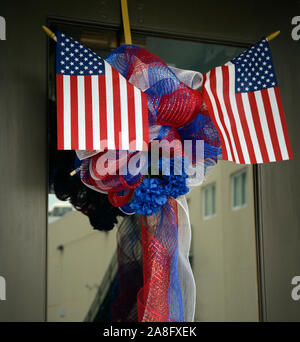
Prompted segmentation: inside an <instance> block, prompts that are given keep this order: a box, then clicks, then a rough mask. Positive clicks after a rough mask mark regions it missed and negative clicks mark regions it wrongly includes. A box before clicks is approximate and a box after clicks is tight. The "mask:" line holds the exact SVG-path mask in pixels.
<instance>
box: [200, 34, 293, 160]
mask: <svg viewBox="0 0 300 342" xmlns="http://www.w3.org/2000/svg"><path fill="white" fill-rule="evenodd" d="M203 90H204V92H203V93H204V99H205V102H206V104H207V106H208V109H209V112H210V113H211V115H212V119H213V121H214V124H215V126H216V128H217V130H218V132H219V135H220V140H221V146H222V155H223V159H224V160H231V161H234V162H236V163H240V164H256V163H264V162H272V161H278V160H287V159H292V158H293V154H292V150H291V145H290V140H289V137H288V132H287V126H286V122H285V117H284V113H283V107H282V103H281V98H280V93H279V88H278V83H277V79H276V75H275V70H274V66H273V62H272V56H271V51H270V47H269V44H268V42H267V40H266V39H262V40H260V41H259V42H258V43H257V44H256V45H254V46H253V47H251V48H250V49H248V50H246V51H245V52H243V53H242V54H240V55H239V56H238V57H236V58H234V59H233V60H231V61H230V62H228V63H227V64H225V65H223V66H220V67H217V68H214V69H212V70H211V71H210V72H208V73H207V74H206V75H205V77H204V89H203Z"/></svg>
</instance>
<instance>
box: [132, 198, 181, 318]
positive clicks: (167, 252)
mask: <svg viewBox="0 0 300 342" xmlns="http://www.w3.org/2000/svg"><path fill="white" fill-rule="evenodd" d="M140 220H141V239H142V252H143V287H142V288H141V290H140V291H139V293H138V298H137V299H138V321H139V322H169V321H177V320H178V319H177V317H176V314H177V313H174V312H171V311H170V303H169V291H170V284H171V283H170V280H171V276H172V268H171V264H172V259H173V258H174V256H175V253H176V251H177V248H178V240H177V221H178V219H177V204H176V201H175V200H174V199H169V202H168V203H167V204H165V205H164V206H163V207H162V210H161V212H160V213H158V214H157V215H152V216H147V217H146V216H141V217H140ZM176 264H177V263H176ZM176 267H177V265H176ZM173 276H174V275H173Z"/></svg>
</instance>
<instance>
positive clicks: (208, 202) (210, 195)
mask: <svg viewBox="0 0 300 342" xmlns="http://www.w3.org/2000/svg"><path fill="white" fill-rule="evenodd" d="M202 196H203V217H204V219H209V218H211V217H212V216H214V215H216V185H215V184H210V185H207V186H206V187H205V188H203V190H202Z"/></svg>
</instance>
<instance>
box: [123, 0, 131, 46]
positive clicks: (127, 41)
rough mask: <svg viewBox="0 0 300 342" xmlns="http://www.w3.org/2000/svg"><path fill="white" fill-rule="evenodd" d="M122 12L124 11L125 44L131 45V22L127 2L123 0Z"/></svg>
mask: <svg viewBox="0 0 300 342" xmlns="http://www.w3.org/2000/svg"><path fill="white" fill-rule="evenodd" d="M121 10H122V19H123V29H124V38H125V44H129V45H131V44H132V39H131V31H130V21H129V14H128V6H127V0H121Z"/></svg>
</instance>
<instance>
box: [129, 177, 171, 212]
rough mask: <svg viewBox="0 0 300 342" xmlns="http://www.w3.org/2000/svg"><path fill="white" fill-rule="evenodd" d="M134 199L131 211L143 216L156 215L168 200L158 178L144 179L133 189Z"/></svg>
mask: <svg viewBox="0 0 300 342" xmlns="http://www.w3.org/2000/svg"><path fill="white" fill-rule="evenodd" d="M134 197H135V198H134V200H133V201H132V202H131V203H130V207H131V209H133V210H134V211H135V212H136V213H137V214H141V215H144V216H150V215H154V214H156V213H157V212H158V211H159V210H160V207H161V206H162V205H164V204H165V203H166V202H167V200H168V198H167V194H166V190H165V187H163V185H162V181H161V180H160V179H158V178H144V179H143V182H142V183H141V184H140V185H139V186H138V187H137V188H136V189H135V192H134Z"/></svg>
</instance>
